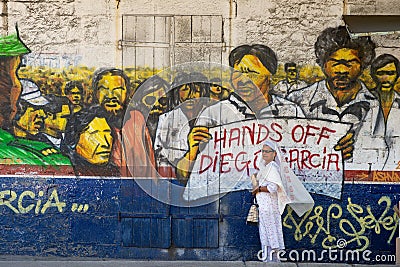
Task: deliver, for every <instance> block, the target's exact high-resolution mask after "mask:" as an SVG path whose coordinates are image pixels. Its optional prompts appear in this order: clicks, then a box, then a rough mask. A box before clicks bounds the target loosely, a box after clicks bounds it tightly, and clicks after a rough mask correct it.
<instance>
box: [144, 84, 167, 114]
mask: <svg viewBox="0 0 400 267" xmlns="http://www.w3.org/2000/svg"><path fill="white" fill-rule="evenodd" d="M142 103H143V104H144V105H145V106H146V107H148V108H149V110H150V112H149V115H150V116H160V115H161V114H163V113H165V112H166V111H167V108H168V98H167V97H166V95H165V89H164V88H162V87H161V88H159V89H156V90H155V91H153V92H151V93H150V94H147V95H145V96H144V97H143V99H142Z"/></svg>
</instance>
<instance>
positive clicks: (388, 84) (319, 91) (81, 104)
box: [2, 27, 400, 198]
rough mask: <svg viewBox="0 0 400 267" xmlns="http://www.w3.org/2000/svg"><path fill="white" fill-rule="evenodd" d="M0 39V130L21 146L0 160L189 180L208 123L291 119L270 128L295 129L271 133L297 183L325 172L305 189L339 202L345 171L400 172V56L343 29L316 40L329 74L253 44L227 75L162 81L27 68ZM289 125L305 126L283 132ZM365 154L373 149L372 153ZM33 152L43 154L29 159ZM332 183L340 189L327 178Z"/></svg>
mask: <svg viewBox="0 0 400 267" xmlns="http://www.w3.org/2000/svg"><path fill="white" fill-rule="evenodd" d="M3 43H4V44H7V45H2V50H3V52H2V53H3V55H4V56H3V57H2V58H3V61H4V64H5V65H7V66H9V68H8V69H7V77H5V78H4V80H7V81H8V82H9V85H8V86H6V87H7V88H10V89H9V92H8V93H7V92H6V94H3V97H4V96H8V97H6V98H7V101H5V102H4V103H5V105H3V108H5V110H7V112H9V113H10V116H4V118H3V119H2V131H3V133H4V135H5V139H7V140H9V141H8V142H5V144H7V147H8V149H11V148H12V149H14V147H15V146H16V144H18V149H17V150H16V152H15V153H17V154H16V155H15V156H11V157H10V156H9V155H10V154H8V156H6V155H4V156H3V158H2V162H4V163H5V164H7V163H8V164H29V165H32V166H34V165H62V166H70V168H73V170H74V174H75V175H89V176H112V177H113V176H117V177H118V176H127V177H129V176H134V177H157V176H158V175H159V176H161V177H165V176H166V177H175V178H177V179H178V180H179V181H181V183H182V184H183V185H186V184H187V182H188V180H189V179H190V176H191V172H193V171H195V172H196V170H193V167H194V164H195V162H196V159H198V154H199V153H201V152H202V151H204V146H206V143H208V142H209V140H210V139H211V138H212V135H211V134H210V129H212V128H214V130H216V129H217V128H215V127H217V126H218V127H219V128H218V130H219V131H226V130H230V129H229V127H228V126H227V127H228V128H226V129H225V128H224V127H225V126H224V125H228V124H230V123H236V122H240V121H249V120H259V119H261V118H263V119H264V118H285V120H286V123H283V124H284V125H287V126H282V125H279V126H278V124H277V125H275V129H272V131H275V132H285V133H286V132H291V133H292V136H291V138H286V137H285V138H283V139H281V140H278V139H276V137H275V141H278V142H281V144H282V145H283V146H284V147H285V148H286V150H287V152H288V155H287V157H288V161H290V162H291V163H292V164H291V166H292V167H293V169H295V171H296V173H297V174H298V175H299V176H301V177H303V178H304V179H303V182H307V179H309V177H312V176H314V177H316V176H319V177H323V178H322V180H324V183H325V187H324V188H321V186H318V185H314V186H311V185H310V186H309V187H308V189H309V190H310V191H311V192H316V193H321V194H325V195H328V196H332V197H335V198H340V196H341V193H340V192H341V190H342V188H341V184H342V182H343V176H344V175H345V173H346V172H348V171H352V170H356V171H381V170H388V171H395V170H397V168H398V162H399V160H398V156H397V155H396V153H397V151H396V149H394V148H395V147H396V145H397V142H398V140H397V139H398V133H397V132H396V128H395V127H394V125H395V123H394V122H393V120H394V119H393V118H396V114H397V112H398V110H399V107H398V104H399V103H400V102H399V103H398V99H397V94H398V89H397V87H396V82H397V79H398V76H399V61H398V60H397V59H396V58H395V57H394V56H392V55H388V54H384V55H380V56H379V57H377V58H375V44H374V43H373V42H372V41H371V40H370V38H368V37H362V38H358V39H351V38H350V37H349V35H348V33H347V31H346V29H345V27H337V28H328V29H326V30H324V31H323V32H322V33H321V34H320V35H319V37H318V38H317V41H316V43H315V54H316V56H317V63H318V65H319V66H320V69H321V71H322V72H321V73H322V74H323V75H324V79H322V80H317V81H315V75H314V76H313V77H307V76H306V75H307V73H306V74H305V73H303V74H302V75H300V74H301V70H300V67H299V66H297V64H296V63H295V62H288V63H285V64H284V67H283V70H284V73H283V72H282V68H281V67H280V65H279V64H278V59H277V57H276V53H275V51H273V50H272V49H271V48H270V47H268V46H266V45H260V44H257V45H241V46H239V47H236V48H234V49H233V50H232V51H231V53H230V55H229V65H230V67H231V72H230V73H228V74H227V73H225V74H224V75H225V76H227V77H217V76H218V75H210V74H209V73H200V72H191V73H185V72H183V71H181V72H180V73H173V74H171V75H170V77H168V78H165V77H163V76H161V75H155V76H152V77H151V75H150V74H148V75H147V76H146V75H145V74H144V73H145V71H142V72H143V75H140V77H142V78H143V77H150V78H149V79H145V80H144V81H143V80H141V81H136V80H133V79H131V78H129V77H132V76H130V74H131V71H132V68H127V69H126V71H123V70H120V69H112V68H110V69H103V68H100V69H98V70H97V71H94V70H90V69H87V68H86V69H85V68H81V69H78V70H77V69H75V70H74V69H72V68H71V69H68V70H64V69H63V70H62V72H60V73H59V74H57V72H54V71H50V70H44V69H43V68H38V69H34V68H33V67H32V66H24V67H23V68H20V61H21V60H20V58H21V56H22V55H23V54H26V53H29V52H30V51H29V49H28V48H26V46H25V45H24V44H23V43H22V42H21V40H20V39H19V37H18V34H16V35H13V36H9V37H4V38H3ZM9 44H12V45H11V46H10V45H9ZM25 61H26V60H25ZM26 62H28V61H26ZM369 67H370V69H369ZM279 68H281V69H280V74H277V71H278V69H279ZM303 69H306V68H303ZM367 69H369V72H368V71H366V70H367ZM135 71H138V69H135ZM66 73H67V74H66ZM365 73H367V74H369V81H368V82H369V83H368V85H369V86H368V87H367V86H366V84H365V83H364V82H363V81H362V80H361V77H362V75H365ZM3 75H5V74H4V73H3ZM19 76H20V77H19ZM300 76H301V77H300ZM135 77H136V76H135ZM279 77H280V78H279ZM10 81H11V82H10ZM8 103H9V104H8ZM126 113H127V114H126ZM2 114H6V113H2ZM125 115H127V117H126V120H124V116H125ZM302 119H303V120H302ZM305 119H307V120H305ZM9 120H11V121H9ZM313 120H315V123H316V125H318V123H319V122H320V121H321V120H325V121H329V125H330V128H329V127H328V128H329V129H328V128H326V129H325V132H324V130H321V131H319V130H320V129H317V128H318V127H319V126H318V127H317V126H313V125H312V123H313ZM291 121H296V122H298V123H299V125H301V126H298V128H297V129H295V130H293V128H287V127H289V124H290V122H291ZM301 122H302V123H301ZM266 123H267V121H266ZM246 125H251V122H247V124H246ZM270 126H271V125H270ZM333 126H335V127H333ZM246 127H248V126H246ZM277 127H281V129H279V130H278V129H277ZM321 129H322V128H321ZM371 129H372V130H371ZM318 131H319V132H318ZM343 131H344V134H343V136H340V138H339V140H336V139H337V138H338V137H339V136H338V135H339V133H341V132H343ZM178 132H179V134H178ZM257 134H259V133H258V132H257ZM318 134H319V135H320V138H324V137H323V136H324V135H328V134H332V135H335V138H333V139H330V140H329V142H330V143H329V146H327V147H323V146H321V147H320V150H319V151H314V153H310V152H307V153H308V154H307V153H306V152H304V151H303V152H301V151H298V152H297V153H298V154H297V155H295V154H294V153H295V152H294V150H293V148H294V146H293V144H290V139H291V142H292V143H293V142H294V143H298V144H301V143H302V144H303V145H304V146H305V145H307V140H306V139H307V137H311V136H314V137H315V136H316V135H318ZM298 135H304V139H302V138H303V137H302V136H298ZM269 138H271V139H272V138H273V137H271V136H270V137H269ZM325 139H329V138H327V137H325ZM320 140H321V139H319V140H318V143H317V145H319V142H320ZM258 141H259V143H260V142H261V139H260V140H258ZM259 143H257V142H255V144H256V145H257V144H259ZM361 143H362V144H361ZM22 144H31V145H25V146H29V147H35V146H38V148H37V149H38V151H35V153H33V152H31V153H30V152H28V151H23V150H24V149H26V148H25V147H24V146H23V145H22ZM244 144H245V143H243V142H242V143H241V146H244ZM32 149H33V148H32ZM246 149H247V148H246V147H244V148H243V151H246ZM248 149H250V148H248ZM20 150H22V151H20ZM34 150H35V149H34ZM250 150H251V149H250ZM218 152H219V153H220V155H221V154H224V153H225V154H226V153H228V152H229V151H228V150H226V151H225V152H224V151H218ZM317 152H318V153H317ZM365 152H372V153H371V156H370V158H368V160H365V158H364V156H363V155H365ZM18 153H22V155H18ZM315 153H317V154H319V155H328V154H329V155H332V154H334V153H339V154H340V156H339V157H338V158H337V159H336V160H337V161H338V162H339V163H338V168H336V171H339V174H336V175H332V174H330V175H321V169H323V168H321V167H320V163H319V162H318V161H315V160H316V157H315V156H314V154H315ZM253 154H254V153H253ZM36 157H41V158H40V159H38V160H36V161H35V160H33V158H36ZM203 159H204V157H203ZM227 160H229V159H227ZM246 160H250V161H251V160H252V159H246ZM47 161H48V162H47ZM295 161H296V163H294V162H295ZM342 161H343V164H342ZM38 162H41V163H40V164H39V163H38ZM197 162H199V161H197ZM203 163H204V162H203ZM198 164H199V163H198ZM214 164H217V163H214ZM317 166H318V167H317ZM321 166H322V163H321ZM255 167H256V166H255ZM324 167H325V166H324ZM247 172H248V170H247ZM338 176H341V177H342V178H340V179H337V177H338ZM332 177H336V178H334V179H331V178H332ZM319 182H321V181H319ZM332 184H336V186H333V187H332V186H327V185H332ZM240 188H242V187H240V186H239V187H238V189H240Z"/></svg>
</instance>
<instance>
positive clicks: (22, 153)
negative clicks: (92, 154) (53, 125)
mask: <svg viewBox="0 0 400 267" xmlns="http://www.w3.org/2000/svg"><path fill="white" fill-rule="evenodd" d="M0 164H4V165H14V164H18V165H36V166H70V165H71V162H70V160H69V158H68V157H66V156H64V155H63V154H61V152H60V151H59V150H58V149H55V148H54V147H52V146H51V145H49V144H46V143H44V142H39V141H33V140H27V139H21V138H15V137H14V136H13V135H12V134H10V133H9V132H7V131H5V130H3V129H0Z"/></svg>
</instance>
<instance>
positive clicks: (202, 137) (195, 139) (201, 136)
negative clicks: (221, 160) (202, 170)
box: [188, 126, 212, 160]
mask: <svg viewBox="0 0 400 267" xmlns="http://www.w3.org/2000/svg"><path fill="white" fill-rule="evenodd" d="M211 138H212V137H211V135H210V133H209V132H208V128H207V127H204V126H195V127H193V129H192V130H191V131H190V133H189V136H188V143H189V159H190V160H195V159H196V156H197V154H198V153H199V145H200V144H201V143H206V142H208V141H209V140H210V139H211Z"/></svg>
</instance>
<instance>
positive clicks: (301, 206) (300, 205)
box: [257, 140, 314, 217]
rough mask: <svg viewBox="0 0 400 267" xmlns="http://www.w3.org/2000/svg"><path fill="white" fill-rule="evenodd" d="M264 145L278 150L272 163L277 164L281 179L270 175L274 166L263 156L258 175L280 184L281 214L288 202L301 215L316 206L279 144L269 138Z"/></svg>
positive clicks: (279, 201) (279, 202)
mask: <svg viewBox="0 0 400 267" xmlns="http://www.w3.org/2000/svg"><path fill="white" fill-rule="evenodd" d="M263 145H265V146H269V147H270V148H271V149H272V150H274V151H275V152H276V156H275V158H274V160H273V161H272V162H271V163H272V164H276V165H277V167H278V170H279V173H280V179H279V178H278V177H274V176H273V175H272V176H271V175H268V173H269V171H270V169H271V168H272V166H271V163H269V164H266V162H265V161H264V160H263V159H262V158H261V164H259V166H260V171H259V173H258V175H257V176H258V177H260V179H266V180H267V181H270V182H273V183H275V184H277V185H278V192H277V194H278V206H279V212H280V213H281V214H282V213H283V211H284V210H285V206H286V205H287V204H288V205H289V206H290V207H291V208H292V209H293V210H294V211H295V212H296V213H297V215H298V216H300V217H301V216H302V215H303V214H304V213H306V212H307V211H308V210H310V209H311V208H312V207H313V206H314V200H313V198H312V197H311V195H310V193H308V191H307V190H306V188H305V187H304V185H303V184H302V183H301V182H300V180H299V178H297V176H296V175H295V174H294V172H293V170H292V169H291V168H290V167H289V164H288V163H287V162H286V160H285V159H284V158H283V156H282V151H281V149H280V147H279V146H278V144H277V143H275V142H273V141H270V140H268V141H266V142H264V143H263ZM261 177H262V178H261Z"/></svg>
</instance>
